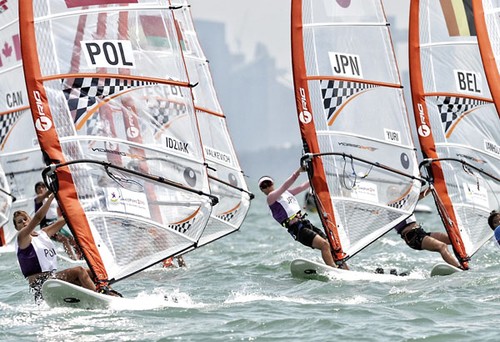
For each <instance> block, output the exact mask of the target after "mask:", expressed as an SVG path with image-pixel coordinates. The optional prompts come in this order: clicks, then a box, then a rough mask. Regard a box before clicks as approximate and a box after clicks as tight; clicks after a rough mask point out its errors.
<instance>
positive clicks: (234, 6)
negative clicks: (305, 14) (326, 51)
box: [190, 0, 410, 69]
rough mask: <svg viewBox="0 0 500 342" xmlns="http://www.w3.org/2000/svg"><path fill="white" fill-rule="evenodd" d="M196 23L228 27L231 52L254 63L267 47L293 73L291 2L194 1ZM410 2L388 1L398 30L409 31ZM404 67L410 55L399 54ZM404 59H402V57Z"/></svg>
mask: <svg viewBox="0 0 500 342" xmlns="http://www.w3.org/2000/svg"><path fill="white" fill-rule="evenodd" d="M190 3H191V10H192V13H193V17H194V19H195V20H196V19H205V20H211V21H217V22H224V23H225V24H226V35H227V36H226V39H227V43H228V44H229V47H230V49H231V52H239V53H243V54H245V55H246V56H247V58H248V59H251V58H252V56H253V53H254V49H255V45H256V44H257V43H259V42H260V43H264V44H265V45H266V46H267V47H268V49H269V52H270V54H271V55H272V56H273V57H275V58H276V62H277V64H278V67H279V68H286V69H291V62H290V3H291V1H290V0H253V1H244V0H190ZM409 3H410V0H385V1H384V6H385V10H386V14H387V16H388V17H389V16H397V22H396V25H397V26H396V27H397V28H398V29H405V30H407V24H406V23H407V22H408V11H409ZM397 54H398V58H400V57H401V61H400V67H401V68H404V67H405V65H406V61H405V59H404V58H405V54H406V51H397ZM400 55H402V56H400Z"/></svg>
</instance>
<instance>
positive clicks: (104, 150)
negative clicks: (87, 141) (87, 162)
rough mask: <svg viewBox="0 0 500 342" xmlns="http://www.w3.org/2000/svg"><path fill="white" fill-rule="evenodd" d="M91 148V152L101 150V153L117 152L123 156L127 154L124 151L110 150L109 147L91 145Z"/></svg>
mask: <svg viewBox="0 0 500 342" xmlns="http://www.w3.org/2000/svg"><path fill="white" fill-rule="evenodd" d="M91 150H92V152H103V153H110V154H118V155H120V156H123V157H126V156H127V154H126V153H125V152H121V151H114V150H110V149H107V148H102V147H92V149H91Z"/></svg>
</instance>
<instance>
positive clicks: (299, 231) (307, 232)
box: [288, 219, 326, 248]
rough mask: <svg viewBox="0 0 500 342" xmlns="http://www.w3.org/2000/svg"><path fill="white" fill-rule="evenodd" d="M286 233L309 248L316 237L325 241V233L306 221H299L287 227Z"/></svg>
mask: <svg viewBox="0 0 500 342" xmlns="http://www.w3.org/2000/svg"><path fill="white" fill-rule="evenodd" d="M288 233H290V235H292V237H293V238H294V239H295V240H297V241H298V242H300V243H301V244H303V245H304V246H307V247H311V248H313V247H312V243H313V240H314V237H315V236H316V235H319V236H321V237H322V238H324V239H326V235H325V233H324V232H323V231H322V230H321V229H319V228H316V227H315V226H313V225H312V223H311V222H310V221H309V220H306V219H301V220H299V221H298V222H296V223H294V224H292V225H291V226H289V227H288Z"/></svg>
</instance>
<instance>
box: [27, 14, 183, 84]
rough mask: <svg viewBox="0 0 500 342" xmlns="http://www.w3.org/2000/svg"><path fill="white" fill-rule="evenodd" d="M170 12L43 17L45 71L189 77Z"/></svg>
mask: <svg viewBox="0 0 500 342" xmlns="http://www.w3.org/2000/svg"><path fill="white" fill-rule="evenodd" d="M169 13H170V11H164V12H159V11H158V10H155V11H151V10H149V11H148V10H143V11H139V10H138V11H130V12H127V13H126V14H128V15H126V16H124V15H123V14H125V12H119V11H109V12H104V14H105V15H97V13H94V12H90V13H88V14H85V12H82V14H81V15H79V16H75V15H64V16H62V17H56V18H50V17H49V18H50V20H48V19H46V20H40V21H39V22H38V23H37V26H36V36H37V43H38V44H37V45H38V47H39V49H40V50H39V52H38V53H39V56H40V61H41V69H42V74H43V75H44V76H51V75H56V74H65V73H74V72H85V73H105V72H106V73H116V74H124V75H134V76H137V77H141V78H148V77H150V78H165V79H172V80H178V81H187V76H186V72H185V68H184V62H183V60H182V57H181V53H180V50H181V47H180V45H179V42H178V39H177V33H176V29H175V25H174V21H173V18H172V17H171V15H168V14H169ZM77 33H81V35H80V34H77ZM54 61H57V63H54Z"/></svg>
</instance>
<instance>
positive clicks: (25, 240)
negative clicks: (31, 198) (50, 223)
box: [17, 193, 54, 249]
mask: <svg viewBox="0 0 500 342" xmlns="http://www.w3.org/2000/svg"><path fill="white" fill-rule="evenodd" d="M53 199H54V194H52V193H51V194H50V195H49V197H48V198H47V201H45V203H44V204H43V205H42V206H41V207H40V209H38V210H37V212H36V213H35V216H33V218H32V219H31V220H30V221H29V222H28V224H27V225H26V227H24V228H21V230H19V234H18V235H17V243H18V244H19V248H21V249H24V248H26V247H28V246H29V244H30V243H31V233H32V232H33V231H34V230H35V228H36V226H38V225H39V224H40V222H41V221H42V219H43V218H44V217H45V214H47V211H48V210H49V207H50V203H52V200H53Z"/></svg>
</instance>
